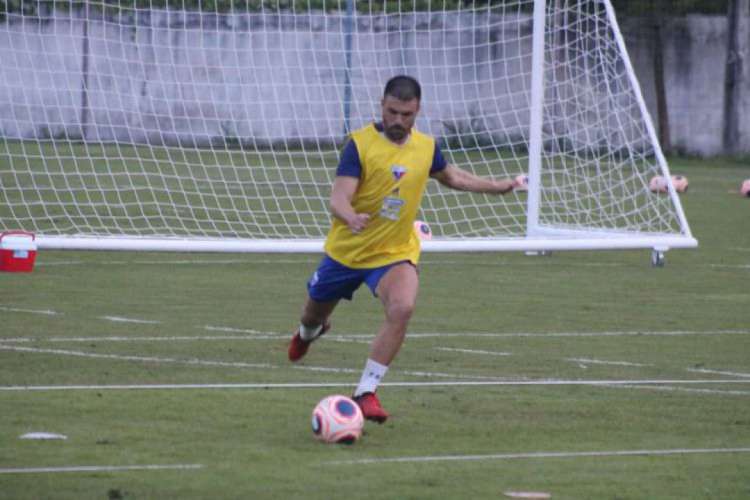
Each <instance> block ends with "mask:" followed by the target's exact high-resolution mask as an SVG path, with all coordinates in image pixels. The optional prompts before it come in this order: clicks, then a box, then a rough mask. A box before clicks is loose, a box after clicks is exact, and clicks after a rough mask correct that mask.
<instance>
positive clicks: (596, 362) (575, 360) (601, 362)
mask: <svg viewBox="0 0 750 500" xmlns="http://www.w3.org/2000/svg"><path fill="white" fill-rule="evenodd" d="M565 361H570V362H571V363H578V364H579V365H613V366H653V365H648V364H643V363H632V362H630V361H604V360H601V359H590V358H565Z"/></svg>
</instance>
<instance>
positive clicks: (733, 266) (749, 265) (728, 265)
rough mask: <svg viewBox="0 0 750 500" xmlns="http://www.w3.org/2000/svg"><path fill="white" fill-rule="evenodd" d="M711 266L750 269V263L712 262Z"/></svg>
mask: <svg viewBox="0 0 750 500" xmlns="http://www.w3.org/2000/svg"><path fill="white" fill-rule="evenodd" d="M711 267H720V268H723V269H750V264H738V265H731V264H711Z"/></svg>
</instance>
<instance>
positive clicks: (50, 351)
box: [0, 344, 275, 368]
mask: <svg viewBox="0 0 750 500" xmlns="http://www.w3.org/2000/svg"><path fill="white" fill-rule="evenodd" d="M0 350H6V351H16V352H32V353H36V354H60V355H64V356H76V357H82V358H95V359H116V360H119V361H141V362H147V363H178V364H186V365H202V366H232V367H240V368H275V367H274V366H273V365H270V364H268V363H240V362H227V361H204V360H200V359H176V358H160V357H153V356H123V355H119V354H103V353H93V352H84V351H68V350H63V349H37V348H34V347H19V346H8V345H2V344H0Z"/></svg>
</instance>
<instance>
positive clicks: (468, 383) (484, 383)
mask: <svg viewBox="0 0 750 500" xmlns="http://www.w3.org/2000/svg"><path fill="white" fill-rule="evenodd" d="M748 383H750V381H747V380H737V379H731V380H719V379H715V380H476V381H472V380H445V381H441V382H383V383H381V384H380V387H490V386H509V387H511V386H541V387H549V386H594V387H597V386H601V387H610V386H612V387H614V386H629V385H657V386H658V385H705V384H748ZM351 386H352V383H350V382H320V383H317V382H309V383H308V382H299V383H246V384H242V383H237V384H132V385H124V384H114V385H6V386H0V391H8V392H26V391H89V390H97V391H106V390H153V389H309V388H315V389H323V388H335V387H351Z"/></svg>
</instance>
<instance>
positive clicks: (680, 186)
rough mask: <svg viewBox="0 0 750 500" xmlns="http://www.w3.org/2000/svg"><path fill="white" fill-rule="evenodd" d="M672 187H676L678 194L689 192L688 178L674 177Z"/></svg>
mask: <svg viewBox="0 0 750 500" xmlns="http://www.w3.org/2000/svg"><path fill="white" fill-rule="evenodd" d="M672 185H673V186H674V189H675V191H677V192H678V193H685V192H687V190H688V180H687V177H685V176H684V175H673V176H672Z"/></svg>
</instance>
